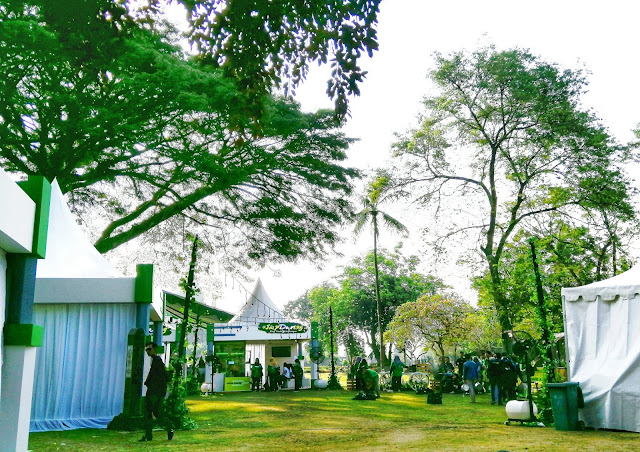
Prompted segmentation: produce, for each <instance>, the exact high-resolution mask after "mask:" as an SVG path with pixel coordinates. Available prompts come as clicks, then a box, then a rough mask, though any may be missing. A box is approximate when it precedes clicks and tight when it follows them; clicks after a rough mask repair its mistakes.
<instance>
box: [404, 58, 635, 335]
mask: <svg viewBox="0 0 640 452" xmlns="http://www.w3.org/2000/svg"><path fill="white" fill-rule="evenodd" d="M436 64H437V67H436V69H435V70H434V71H433V72H432V74H431V77H432V79H433V81H434V82H435V84H436V86H437V87H438V90H439V92H438V93H437V94H436V95H432V96H429V97H427V98H426V99H425V101H424V106H425V113H424V117H423V120H422V124H421V126H420V127H419V128H418V129H415V130H411V131H409V132H408V133H407V134H405V135H404V136H401V137H400V139H399V140H398V142H397V143H396V145H395V147H394V152H395V155H396V156H398V157H400V158H401V159H402V160H403V161H404V162H405V163H406V166H405V167H404V168H403V176H404V184H405V186H411V187H414V188H415V190H417V191H418V193H419V194H418V198H419V199H420V200H421V201H423V202H425V203H427V204H430V205H433V206H436V209H437V214H438V215H442V214H444V213H445V212H446V213H448V214H449V215H451V216H450V218H451V221H450V223H449V224H450V227H449V228H447V230H446V231H445V233H444V234H443V237H453V236H455V235H457V234H461V233H469V232H470V231H477V234H478V235H477V240H478V248H479V252H480V255H481V257H482V259H483V260H484V262H486V265H487V269H488V272H489V276H490V286H489V288H490V294H491V297H492V299H493V301H494V303H495V305H496V308H497V310H498V313H499V317H500V323H501V326H502V328H503V329H504V330H510V329H511V328H512V324H511V321H510V319H509V315H508V311H509V307H510V305H511V300H510V299H509V298H508V297H507V296H506V294H505V290H504V287H503V277H502V275H501V273H500V267H499V265H500V262H501V260H502V259H503V253H504V250H505V247H506V246H507V244H508V243H509V241H510V240H511V239H512V238H513V236H514V234H515V233H517V232H518V231H520V230H521V229H522V228H523V227H525V226H526V225H527V224H528V223H529V222H531V221H533V220H536V219H537V220H540V219H541V218H543V217H545V216H546V215H547V214H548V213H550V212H554V213H556V214H557V215H564V216H565V217H570V216H571V217H575V218H579V217H580V216H583V215H586V214H588V213H589V212H593V211H599V212H606V213H608V215H609V216H615V217H617V218H620V219H630V218H632V217H633V209H632V207H631V206H630V204H629V197H628V196H629V191H630V187H629V183H628V181H627V180H626V179H625V178H624V176H623V174H622V172H621V170H620V166H621V164H622V163H623V162H624V160H625V158H627V157H628V155H627V153H626V152H625V150H624V149H623V148H621V147H620V146H617V145H616V144H615V143H614V142H613V140H612V139H611V138H610V137H609V135H608V134H607V132H606V130H605V129H604V128H603V127H602V126H601V125H600V124H599V123H598V120H597V118H595V117H594V115H593V114H592V113H590V112H588V111H585V110H583V109H581V107H580V98H581V95H582V94H583V93H584V91H585V89H586V80H585V78H584V75H583V73H582V72H581V71H574V70H566V69H561V68H559V67H558V66H557V65H555V64H551V63H547V62H545V61H543V60H541V59H540V58H539V57H536V56H534V55H532V54H531V53H529V52H528V51H526V50H521V49H513V50H506V51H500V52H499V51H496V50H495V49H494V48H484V49H480V50H478V51H475V52H472V53H470V54H469V53H465V52H458V53H454V54H452V55H450V56H442V55H438V56H437V58H436ZM452 199H456V200H457V201H452ZM545 218H546V217H545Z"/></svg>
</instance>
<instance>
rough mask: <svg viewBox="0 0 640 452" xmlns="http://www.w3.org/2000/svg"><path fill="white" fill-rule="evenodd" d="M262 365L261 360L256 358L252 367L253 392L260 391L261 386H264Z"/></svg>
mask: <svg viewBox="0 0 640 452" xmlns="http://www.w3.org/2000/svg"><path fill="white" fill-rule="evenodd" d="M262 375H263V372H262V364H260V360H259V359H258V358H256V360H255V361H254V363H253V364H252V365H251V390H252V391H260V386H261V385H262Z"/></svg>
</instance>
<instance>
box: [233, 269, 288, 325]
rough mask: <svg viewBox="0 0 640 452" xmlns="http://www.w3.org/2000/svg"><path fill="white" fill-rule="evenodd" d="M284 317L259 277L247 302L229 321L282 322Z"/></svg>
mask: <svg viewBox="0 0 640 452" xmlns="http://www.w3.org/2000/svg"><path fill="white" fill-rule="evenodd" d="M284 321H285V318H284V315H283V314H282V312H280V309H279V308H278V307H276V305H275V304H274V303H273V301H272V300H271V297H270V296H269V294H268V293H267V291H266V289H265V288H264V285H263V284H262V281H261V280H260V278H258V280H257V281H256V285H255V287H254V288H253V292H251V295H249V298H247V302H246V303H245V304H244V305H243V306H242V308H240V311H238V313H237V314H236V315H235V316H234V317H233V318H232V319H231V320H230V321H229V323H237V322H245V323H247V322H248V323H256V322H257V323H259V322H284Z"/></svg>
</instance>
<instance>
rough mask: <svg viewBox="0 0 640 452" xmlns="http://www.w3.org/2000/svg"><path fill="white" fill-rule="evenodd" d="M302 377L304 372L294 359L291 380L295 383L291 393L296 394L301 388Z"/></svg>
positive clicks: (297, 360)
mask: <svg viewBox="0 0 640 452" xmlns="http://www.w3.org/2000/svg"><path fill="white" fill-rule="evenodd" d="M303 375H304V370H302V366H301V365H300V360H299V359H298V358H296V360H295V364H294V365H293V378H294V382H295V386H294V389H293V392H298V391H299V390H300V388H301V387H302V376H303Z"/></svg>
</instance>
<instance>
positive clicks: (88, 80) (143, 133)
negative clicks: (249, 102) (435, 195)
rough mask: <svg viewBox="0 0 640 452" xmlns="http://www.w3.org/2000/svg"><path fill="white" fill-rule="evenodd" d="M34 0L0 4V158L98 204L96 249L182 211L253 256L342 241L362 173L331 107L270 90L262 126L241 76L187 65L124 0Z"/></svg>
mask: <svg viewBox="0 0 640 452" xmlns="http://www.w3.org/2000/svg"><path fill="white" fill-rule="evenodd" d="M27 3H28V4H29V5H30V6H31V7H30V8H25V2H8V3H7V4H6V5H2V7H1V8H0V15H1V19H2V21H1V25H0V33H1V34H0V42H1V43H2V45H1V46H0V49H1V51H2V55H1V57H2V58H1V59H2V64H1V65H0V75H1V76H2V78H3V80H4V83H3V84H2V86H0V99H1V102H0V162H1V163H2V165H3V166H4V167H5V168H6V169H7V170H9V171H12V172H16V173H22V174H41V175H44V176H46V177H48V178H50V179H52V178H54V177H55V178H57V179H58V182H59V184H60V186H61V188H62V190H63V192H67V193H69V194H70V196H71V200H72V202H73V203H74V204H75V207H76V208H77V209H79V210H80V211H82V209H83V208H85V207H87V208H91V207H95V206H100V208H101V209H103V210H102V217H103V218H106V219H107V221H106V223H104V224H103V225H102V226H103V230H102V233H101V234H100V236H99V237H98V239H97V241H96V243H95V245H96V248H97V249H98V250H99V251H101V252H107V251H109V250H112V249H114V248H116V247H118V246H120V245H122V244H123V243H126V242H127V241H129V240H132V239H134V238H137V237H140V236H141V235H143V234H145V233H147V232H148V231H150V230H152V229H153V228H156V227H157V226H158V225H161V224H162V223H163V222H166V221H168V220H170V219H173V218H175V217H182V218H184V219H186V221H187V222H189V223H190V225H191V226H192V227H195V226H197V225H204V226H208V229H209V231H208V233H209V234H210V235H216V237H217V238H219V241H220V243H224V244H225V245H226V246H227V247H228V248H236V249H239V248H241V249H242V250H243V251H246V253H247V254H248V255H249V256H250V257H251V258H252V259H258V260H261V259H267V258H274V259H277V258H280V259H287V260H291V259H294V258H295V257H297V256H299V255H301V254H307V255H310V256H312V255H321V254H323V253H324V252H325V251H326V250H327V245H330V244H331V243H333V242H334V241H335V240H336V239H337V236H336V234H335V232H334V227H335V226H336V225H337V224H340V223H341V222H342V221H343V220H345V219H346V218H349V216H350V211H351V208H350V205H349V203H348V202H347V201H345V200H344V199H345V198H347V197H348V195H349V193H350V190H351V179H352V178H353V177H355V176H356V175H357V173H356V171H354V170H352V169H349V168H345V167H343V166H342V165H341V162H342V161H343V160H344V159H345V158H346V154H345V150H346V148H347V146H348V144H349V143H350V140H349V139H347V138H345V137H344V135H343V134H342V133H341V132H340V131H339V130H338V129H337V125H338V124H337V123H336V121H335V119H334V117H333V113H332V112H330V111H321V112H317V113H310V114H306V113H302V112H301V111H300V108H299V106H298V105H297V104H296V103H295V102H293V101H291V100H287V99H282V98H274V97H270V96H268V95H265V96H263V97H262V98H261V117H260V127H259V128H258V127H255V126H254V125H255V121H254V119H253V118H252V116H251V115H249V114H248V113H247V112H246V111H245V110H244V107H243V105H241V104H240V103H238V102H236V101H235V99H236V98H237V97H238V96H239V95H240V89H239V88H238V86H237V85H236V83H235V81H234V80H231V79H229V78H228V77H225V76H224V74H223V73H222V70H213V69H211V68H209V67H206V66H203V65H201V64H199V63H198V62H195V61H187V60H186V59H185V58H184V57H183V56H182V55H181V53H180V52H179V51H178V50H177V49H176V48H175V47H172V46H171V45H169V44H167V43H166V42H165V38H166V35H165V34H162V33H159V32H157V31H156V29H157V28H158V27H157V26H156V29H151V28H150V27H145V26H143V25H141V23H140V20H139V18H137V16H134V15H133V13H131V12H129V11H128V10H127V8H126V7H125V6H128V4H121V3H120V2H117V3H114V2H109V1H107V0H100V1H88V2H83V5H84V7H83V8H82V9H81V10H78V11H75V12H74V13H73V14H72V15H69V14H68V11H67V10H68V8H67V10H64V8H60V7H59V5H58V4H57V3H55V2H51V1H47V0H42V1H37V0H34V1H33V2H30V3H29V2H27ZM123 5H125V6H123ZM65 11H66V12H65ZM76 13H77V14H78V16H75V14H76ZM65 25H66V28H65ZM92 31H95V32H96V35H95V36H96V37H97V38H96V40H97V42H94V39H93V35H91V32H92ZM238 122H241V123H243V127H241V128H238V127H237V124H238ZM234 228H235V231H236V234H235V237H233V235H231V234H229V233H228V231H229V229H234ZM187 229H189V228H187ZM199 234H200V235H202V236H203V240H204V239H205V236H204V235H203V233H202V232H199Z"/></svg>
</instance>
